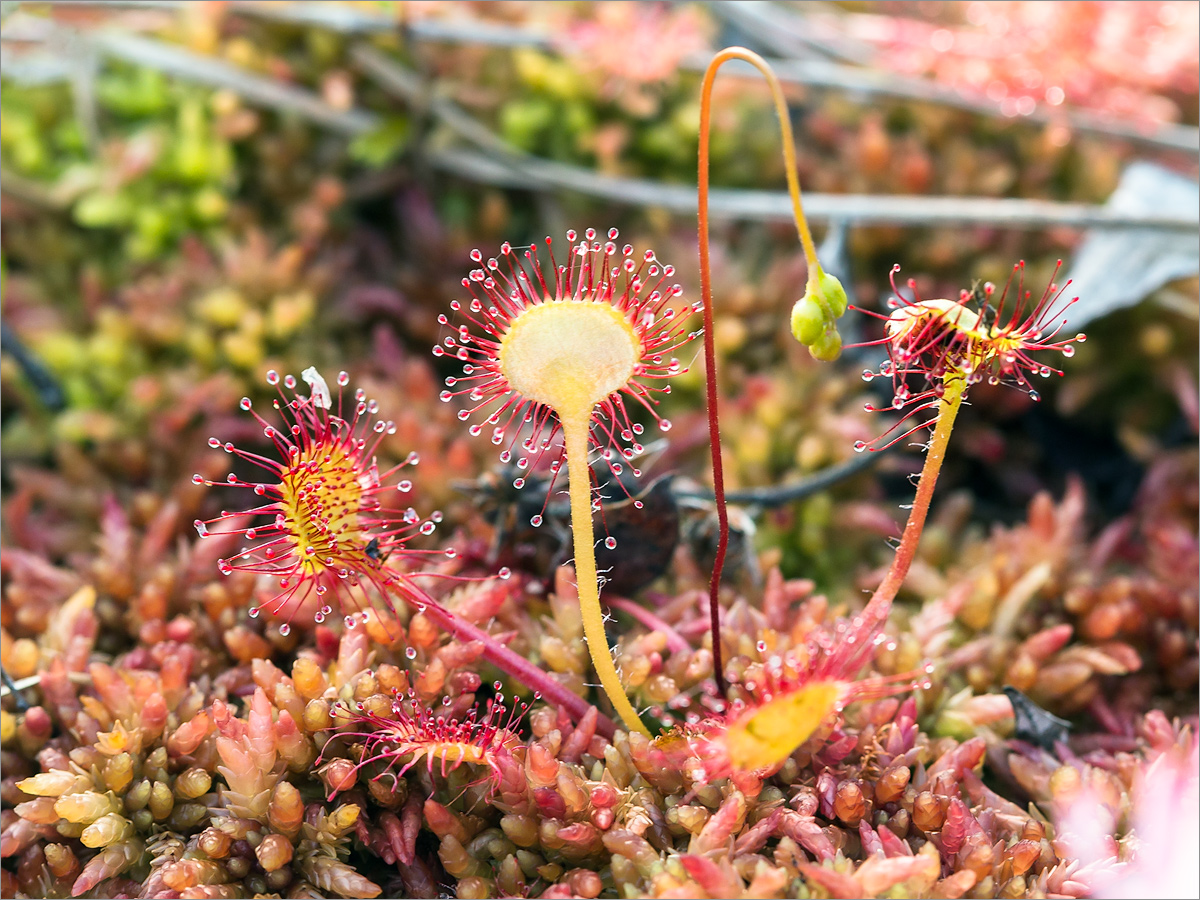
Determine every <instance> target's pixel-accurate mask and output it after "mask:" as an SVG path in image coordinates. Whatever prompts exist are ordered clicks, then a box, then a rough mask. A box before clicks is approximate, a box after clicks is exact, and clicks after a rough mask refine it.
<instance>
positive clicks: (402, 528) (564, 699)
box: [192, 368, 613, 734]
mask: <svg viewBox="0 0 1200 900" xmlns="http://www.w3.org/2000/svg"><path fill="white" fill-rule="evenodd" d="M301 377H302V378H303V379H304V381H305V382H306V383H308V385H309V386H310V389H311V391H310V394H309V396H303V395H300V394H297V393H296V387H297V382H296V379H295V378H294V377H293V376H291V375H288V376H285V377H284V378H282V379H280V377H279V375H278V374H277V373H276V372H274V371H271V372H268V373H267V381H268V383H269V384H271V385H279V384H280V383H282V384H283V387H284V388H286V389H287V390H288V391H291V392H292V396H291V397H290V398H289V397H288V396H286V395H285V394H284V393H283V390H282V389H281V390H280V391H279V399H278V400H275V401H274V403H273V406H274V407H275V409H276V410H278V411H279V413H280V415H281V417H282V427H280V426H279V425H274V424H271V423H270V422H268V421H267V420H266V419H265V418H263V417H262V416H260V415H258V413H257V412H256V411H254V409H253V407H252V405H251V402H250V399H249V398H244V399H243V400H242V403H241V406H242V409H244V410H247V411H248V412H250V413H251V414H252V415H253V416H254V417H255V419H257V420H258V422H259V424H260V425H262V428H263V434H264V435H265V436H266V437H267V438H269V439H270V440H271V441H272V443H274V445H275V448H276V450H277V451H278V453H279V456H280V460H274V459H269V458H267V457H265V456H262V455H260V454H258V453H253V452H251V451H248V450H242V449H240V448H238V447H236V446H234V445H233V444H232V443H222V442H221V441H219V440H217V439H216V438H211V439H209V446H211V447H213V448H222V449H224V450H225V451H226V452H227V453H232V454H234V455H236V456H238V457H239V458H241V459H244V460H246V461H247V462H251V463H253V464H254V465H256V466H258V467H259V468H261V469H262V470H264V471H265V472H266V473H267V475H268V477H267V478H266V479H264V480H263V481H262V482H250V481H245V480H242V479H241V478H239V477H238V476H237V475H235V474H233V473H230V475H229V477H228V479H227V480H226V481H224V482H213V481H209V480H207V479H205V478H204V477H203V476H201V475H196V476H194V477H193V479H192V480H193V481H194V482H195V483H196V484H207V485H210V486H212V485H215V484H221V485H229V486H233V487H238V488H245V489H248V490H250V491H252V492H253V494H254V495H255V496H256V497H259V498H263V499H264V501H265V502H262V503H260V504H259V505H257V506H254V507H252V508H250V509H248V510H242V511H238V512H228V511H227V512H223V513H222V514H221V515H220V516H218V517H216V518H215V519H209V520H207V521H206V520H200V519H197V520H196V523H195V525H196V530H197V531H198V532H199V534H200V536H201V537H206V536H208V535H216V534H224V533H236V534H241V535H243V536H244V537H245V538H246V539H247V540H248V541H252V542H256V543H251V544H249V545H248V546H247V547H245V548H243V549H242V550H240V551H239V552H238V553H237V554H236V555H234V556H233V557H231V558H229V559H222V560H218V563H217V565H218V567H219V569H220V571H221V572H222V573H223V574H225V575H230V574H232V573H233V572H235V571H242V572H250V573H252V574H255V575H258V576H261V577H263V578H269V579H273V580H274V579H277V581H276V587H277V592H276V593H275V595H274V596H273V597H272V598H271V599H270V600H268V601H267V602H265V603H262V604H260V605H259V606H257V607H254V608H253V609H251V610H250V615H251V616H255V617H256V616H258V615H259V614H260V612H261V611H263V610H266V611H267V612H268V613H270V614H272V615H283V616H286V617H287V619H286V620H285V621H284V622H283V624H281V625H280V631H281V632H282V633H284V634H286V633H288V632H289V631H290V630H291V625H290V621H291V619H292V617H293V616H295V614H296V612H297V611H298V610H299V609H301V608H302V607H303V606H304V604H305V603H306V601H308V600H309V599H310V598H314V597H315V598H316V599H317V601H318V602H319V604H320V605H319V606H318V608H317V609H316V610H315V611H314V612H313V614H312V615H313V619H314V620H315V621H317V622H318V623H319V622H323V621H325V620H326V618H327V617H329V616H330V615H332V614H333V610H334V606H333V603H334V602H335V601H336V603H337V606H338V609H339V611H340V613H341V614H342V615H343V617H344V622H345V625H346V627H347V628H355V627H357V626H358V625H359V623H363V624H365V623H367V622H368V621H369V620H370V616H371V613H370V611H369V610H367V609H363V608H362V602H363V601H366V602H370V601H372V600H377V601H378V602H380V603H382V604H384V606H385V607H386V609H387V611H388V613H394V612H395V607H394V606H393V604H392V597H393V596H397V597H399V598H400V599H401V600H403V601H404V602H405V603H407V604H408V605H409V606H410V607H412V608H414V609H416V610H417V611H419V612H423V613H424V614H425V615H426V616H427V617H428V618H429V619H431V620H432V621H433V622H434V623H435V624H436V625H437V626H438V627H439V628H441V629H442V630H443V631H445V632H447V633H449V634H451V635H453V636H454V637H456V638H458V639H459V640H462V641H477V642H479V643H480V644H481V645H482V646H483V655H484V657H485V658H486V659H487V660H488V661H489V662H491V663H492V664H493V665H495V666H496V667H497V668H499V669H500V670H502V671H504V672H507V673H508V674H509V675H511V676H512V677H513V678H515V679H517V680H518V681H519V682H520V683H521V684H523V685H525V686H526V687H528V688H530V689H531V690H535V691H538V692H540V693H541V695H542V696H543V697H544V698H545V699H546V701H547V702H550V703H553V704H554V705H555V706H560V707H562V708H564V709H566V710H567V711H568V712H569V713H570V714H571V716H572V717H574V718H575V719H576V721H578V720H579V719H581V718H583V716H585V715H586V714H587V712H588V710H589V709H591V706H590V705H589V704H588V703H587V702H586V701H585V700H583V698H581V697H579V696H577V695H575V694H574V693H572V692H571V691H570V690H568V689H567V688H566V687H565V686H564V685H563V684H562V683H560V682H558V681H556V680H555V679H554V678H551V677H550V676H549V675H547V674H546V673H545V672H543V671H542V670H541V669H539V668H538V667H537V666H535V665H534V664H533V663H532V662H530V661H529V660H528V659H526V658H525V657H523V656H521V655H520V654H519V653H517V652H516V651H514V650H510V649H509V648H508V647H506V646H504V645H503V644H501V643H499V642H498V641H497V640H496V639H495V638H494V637H492V636H491V635H490V634H488V633H487V632H486V631H484V630H483V629H481V628H478V627H477V626H475V625H472V624H471V623H470V622H467V621H465V620H463V619H461V618H459V617H458V616H456V615H454V614H453V613H452V612H450V610H448V609H446V608H445V607H444V606H442V605H441V604H439V603H438V602H437V601H436V600H434V599H433V598H432V597H430V596H429V594H428V593H426V592H425V591H424V590H422V589H421V588H420V587H419V586H418V585H417V584H416V583H415V582H414V580H413V578H412V576H411V575H410V574H409V573H408V571H407V569H406V567H407V566H408V565H411V564H414V563H419V562H420V561H421V560H422V559H423V558H426V557H427V556H428V555H429V554H434V555H445V556H453V555H454V550H453V549H449V550H445V551H442V550H418V549H415V548H412V547H409V546H408V541H409V539H410V538H412V537H413V536H414V535H416V534H430V533H432V531H433V530H434V528H435V526H436V523H437V522H438V521H439V520H440V518H441V515H440V513H432V514H431V515H430V516H429V517H428V518H426V519H424V520H422V519H421V517H420V516H419V515H418V514H417V512H416V511H415V510H413V509H411V508H409V509H406V510H403V511H399V510H394V509H391V508H390V507H389V506H388V505H387V504H385V502H384V497H385V495H386V494H388V493H393V492H396V493H401V494H404V493H407V492H409V491H410V490H412V482H411V481H410V480H408V479H400V480H398V481H396V482H395V483H393V482H392V479H393V477H394V476H395V475H397V474H399V473H401V472H402V471H403V470H404V469H405V468H407V467H409V466H414V465H416V464H417V462H418V458H417V455H416V454H415V453H410V454H409V455H408V457H407V459H406V460H405V461H404V462H402V463H400V464H399V465H397V466H394V467H393V468H391V469H389V470H388V471H386V472H382V473H381V472H380V471H379V466H378V464H377V462H376V459H375V451H376V449H377V448H378V446H379V443H380V441H381V440H382V439H383V437H384V436H385V435H387V434H391V433H392V432H394V430H395V427H394V425H393V424H392V423H391V422H387V421H382V420H379V419H377V418H376V416H377V412H378V409H377V407H376V404H375V402H374V401H373V400H369V399H367V397H366V395H365V394H364V392H363V391H361V390H359V391H356V392H355V395H354V400H353V401H352V403H353V409H352V410H349V411H347V410H346V409H345V408H344V407H345V406H346V405H348V404H346V403H344V400H343V396H342V388H344V387H345V385H346V384H347V383H348V382H349V376H347V375H346V373H345V372H342V373H340V374H339V375H338V379H337V383H338V395H337V399H336V401H335V400H334V398H333V397H332V395H331V392H330V390H329V386H328V384H327V383H326V381H325V379H324V378H322V377H321V375H320V373H319V372H317V370H316V369H314V368H309V369H306V370H305V371H304V373H303V374H302V376H301ZM335 403H336V405H335ZM247 518H249V519H251V522H250V524H247V522H246V520H247ZM263 519H266V521H265V522H263V521H262V520H263ZM214 526H215V529H216V530H214ZM500 576H501V577H502V578H507V577H508V572H507V571H506V570H501V572H500ZM439 577H448V576H439ZM355 588H362V590H355ZM384 618H385V619H387V620H388V621H391V620H392V619H390V618H389V617H384ZM598 728H599V729H600V731H601V732H603V733H606V734H611V733H612V731H613V725H612V722H611V721H610V720H609V719H608V718H607V717H601V719H600V722H599V725H598Z"/></svg>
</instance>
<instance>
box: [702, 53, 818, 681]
mask: <svg viewBox="0 0 1200 900" xmlns="http://www.w3.org/2000/svg"><path fill="white" fill-rule="evenodd" d="M731 59H740V60H743V61H745V62H748V63H750V64H751V65H753V66H754V67H755V68H756V69H758V70H759V71H760V72H761V73H762V74H763V77H764V78H766V80H767V84H768V85H769V86H770V88H771V96H772V98H773V100H774V102H775V112H776V114H777V115H778V116H779V131H780V138H781V140H782V141H783V158H784V164H785V168H786V173H785V174H786V175H787V183H788V193H789V195H790V196H791V198H792V215H793V217H794V218H795V220H796V233H797V234H798V235H799V236H800V243H801V245H802V246H803V247H804V258H805V260H806V261H807V263H808V268H809V272H810V273H811V272H816V271H819V270H820V263H819V262H817V248H816V245H815V244H814V243H813V239H812V233H811V232H810V231H809V230H808V221H807V220H806V219H805V218H804V205H803V202H802V201H801V197H800V180H799V178H798V177H797V175H796V142H795V139H794V138H793V137H792V123H791V120H790V119H789V118H788V109H787V99H786V98H785V97H784V95H783V88H782V87H781V86H780V84H779V79H778V78H776V77H775V73H774V72H772V71H771V67H770V66H769V65H767V61H766V60H764V59H763V58H762V57H761V56H759V55H758V54H757V53H754V52H753V51H751V50H747V49H745V48H744V47H727V48H725V49H724V50H722V51H721V52H720V53H718V54H717V55H716V56H714V57H713V59H712V62H710V63H709V64H708V68H707V69H706V70H705V71H704V82H703V84H702V85H701V88H700V153H699V160H698V163H699V165H698V172H697V178H696V199H697V206H698V217H699V220H700V228H699V238H700V294H701V299H702V300H703V303H704V374H705V399H706V407H707V412H708V437H709V443H710V445H711V447H712V468H713V494H714V495H715V496H716V505H717V526H718V533H717V555H716V558H715V559H714V561H713V573H712V581H710V582H709V589H708V602H709V616H710V619H711V622H710V626H711V628H712V645H713V648H712V649H713V675H714V677H715V679H716V682H717V690H718V692H719V693H720V694H721V695H722V696H724V695H725V692H726V685H725V672H724V666H723V663H722V659H721V607H720V603H719V593H720V589H721V573H722V571H723V570H724V568H725V554H726V552H727V550H728V548H729V513H728V511H727V510H726V508H725V469H724V466H723V464H722V461H721V427H720V419H719V417H718V414H717V354H716V346H715V342H714V339H713V303H712V265H711V262H710V259H709V239H708V168H709V135H710V132H711V130H712V89H713V82H714V81H715V80H716V77H717V70H718V69H719V68H721V66H722V65H724V64H725V63H727V62H729V61H730V60H731Z"/></svg>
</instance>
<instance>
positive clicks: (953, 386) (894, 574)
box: [862, 376, 967, 634]
mask: <svg viewBox="0 0 1200 900" xmlns="http://www.w3.org/2000/svg"><path fill="white" fill-rule="evenodd" d="M943 385H944V388H945V390H944V392H943V394H942V400H941V403H940V404H939V405H938V418H937V425H936V426H935V427H934V429H933V437H931V438H930V440H929V450H928V451H926V453H925V465H924V466H922V468H921V480H920V481H918V482H917V494H916V497H915V498H914V499H913V505H912V510H911V511H910V512H909V514H908V522H907V523H906V524H905V526H904V534H903V535H902V536H901V538H900V546H899V547H897V548H896V556H895V557H894V558H893V559H892V565H891V568H889V569H888V571H887V575H885V576H884V578H883V583H882V584H880V585H879V587H878V588H876V589H875V593H874V594H872V595H871V600H870V602H869V603H868V604H867V607H866V609H865V610H863V615H862V620H863V626H862V633H863V634H867V633H869V632H870V631H873V630H874V629H875V628H876V627H877V626H878V625H880V624H881V623H882V622H883V621H884V620H885V619H887V617H888V613H889V612H891V609H892V601H893V600H895V599H896V594H897V593H898V592H899V590H900V586H901V585H902V584H904V579H905V576H907V575H908V570H909V568H910V567H911V566H912V562H913V559H914V558H915V557H916V555H917V544H918V543H919V542H920V540H921V533H922V532H923V531H924V530H925V519H926V517H927V516H928V515H929V504H930V501H931V500H932V499H933V489H934V487H935V486H936V485H937V480H938V474H939V473H940V472H941V470H942V461H943V460H944V459H945V458H946V445H947V444H948V443H949V441H950V432H951V431H953V430H954V419H955V418H956V417H957V416H958V411H959V409H960V408H961V407H962V401H963V395H964V394H965V392H966V387H967V385H966V380H965V379H964V378H962V377H961V376H948V377H947V378H946V379H945V381H944V382H943Z"/></svg>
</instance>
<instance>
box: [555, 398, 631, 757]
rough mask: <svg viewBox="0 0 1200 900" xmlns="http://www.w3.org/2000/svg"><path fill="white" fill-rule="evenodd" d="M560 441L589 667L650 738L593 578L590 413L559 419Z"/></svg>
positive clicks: (616, 703) (619, 708)
mask: <svg viewBox="0 0 1200 900" xmlns="http://www.w3.org/2000/svg"><path fill="white" fill-rule="evenodd" d="M560 419H561V421H562V428H563V442H564V443H565V445H566V450H567V486H568V489H569V493H570V495H571V531H572V535H573V537H574V539H575V580H576V584H577V586H578V590H579V609H580V612H581V613H582V615H583V634H584V636H585V637H586V638H587V645H588V652H589V653H590V654H591V656H592V665H593V666H594V667H595V669H596V674H597V675H599V676H600V684H601V686H602V687H603V688H604V693H606V694H607V695H608V699H609V700H610V701H612V705H613V709H615V710H616V711H617V714H618V715H619V716H620V717H621V721H622V722H624V723H625V727H626V728H628V729H629V730H630V731H638V732H641V733H642V734H644V735H646V736H647V737H649V735H650V732H649V730H647V728H646V726H645V725H643V724H642V720H641V719H639V718H638V714H637V712H636V711H635V710H634V708H633V704H632V703H630V702H629V697H627V696H626V695H625V687H624V686H623V685H622V684H621V678H620V676H619V675H617V667H616V666H615V665H613V661H612V655H611V654H610V653H609V650H608V637H607V636H606V635H605V633H604V613H603V612H602V611H601V609H600V586H599V583H598V581H597V578H596V546H595V540H596V538H595V532H594V530H593V529H592V475H591V469H590V468H589V467H588V428H589V426H590V423H591V410H590V409H588V410H586V411H584V413H583V414H582V415H580V416H571V417H570V418H568V417H566V416H561V414H560Z"/></svg>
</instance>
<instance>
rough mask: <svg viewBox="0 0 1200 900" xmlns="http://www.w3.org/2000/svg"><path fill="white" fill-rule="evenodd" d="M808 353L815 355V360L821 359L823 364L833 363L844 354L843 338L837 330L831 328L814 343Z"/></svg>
mask: <svg viewBox="0 0 1200 900" xmlns="http://www.w3.org/2000/svg"><path fill="white" fill-rule="evenodd" d="M808 352H809V353H811V354H812V355H813V359H819V360H821V362H833V360H835V359H837V358H838V357H839V356H840V355H841V353H842V336H841V335H840V334H838V331H837V329H836V328H833V327H830V328H829V329H828V330H827V331H826V332H825V333H824V334H822V335H821V336H820V337H819V338H817V340H816V341H814V342H813V343H812V345H811V346H810V347H809V348H808Z"/></svg>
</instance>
